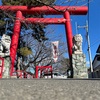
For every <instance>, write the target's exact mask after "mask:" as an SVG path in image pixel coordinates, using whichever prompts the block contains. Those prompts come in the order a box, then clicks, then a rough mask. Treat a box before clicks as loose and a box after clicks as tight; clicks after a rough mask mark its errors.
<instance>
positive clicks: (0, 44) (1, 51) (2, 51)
mask: <svg viewBox="0 0 100 100" xmlns="http://www.w3.org/2000/svg"><path fill="white" fill-rule="evenodd" d="M10 44H11V39H10V36H8V35H6V34H3V36H2V38H1V41H0V57H2V58H4V70H3V78H9V77H10V73H9V71H10V63H11V60H10Z"/></svg>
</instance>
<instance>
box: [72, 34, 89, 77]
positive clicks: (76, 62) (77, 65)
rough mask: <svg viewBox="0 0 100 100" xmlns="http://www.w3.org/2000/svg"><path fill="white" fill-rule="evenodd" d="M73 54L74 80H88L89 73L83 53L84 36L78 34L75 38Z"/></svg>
mask: <svg viewBox="0 0 100 100" xmlns="http://www.w3.org/2000/svg"><path fill="white" fill-rule="evenodd" d="M73 44H74V45H73V54H72V66H73V73H74V75H73V78H88V72H87V67H86V57H85V55H84V54H83V52H82V36H81V35H80V34H76V35H75V36H74V37H73Z"/></svg>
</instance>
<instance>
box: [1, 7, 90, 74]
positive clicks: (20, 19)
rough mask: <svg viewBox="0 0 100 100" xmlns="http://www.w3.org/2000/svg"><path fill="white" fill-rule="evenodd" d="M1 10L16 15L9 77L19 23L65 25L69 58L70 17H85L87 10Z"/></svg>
mask: <svg viewBox="0 0 100 100" xmlns="http://www.w3.org/2000/svg"><path fill="white" fill-rule="evenodd" d="M0 9H1V10H4V11H10V12H15V13H16V20H15V23H14V31H13V36H12V41H11V49H10V56H11V72H10V73H11V75H12V72H13V69H14V62H15V57H16V52H17V47H18V40H19V35H20V29H21V23H22V22H26V23H33V24H65V29H66V38H67V45H68V52H69V57H70V58H71V56H72V46H73V43H72V37H73V36H72V27H71V20H70V15H85V14H87V11H88V8H87V7H86V6H53V7H49V6H40V7H28V6H0ZM23 14H45V15H64V17H63V18H24V16H23Z"/></svg>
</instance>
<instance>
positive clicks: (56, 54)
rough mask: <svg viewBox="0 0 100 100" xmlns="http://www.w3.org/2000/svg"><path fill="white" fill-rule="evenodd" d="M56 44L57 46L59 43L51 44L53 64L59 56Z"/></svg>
mask: <svg viewBox="0 0 100 100" xmlns="http://www.w3.org/2000/svg"><path fill="white" fill-rule="evenodd" d="M58 44H59V41H55V42H51V45H52V54H53V55H52V58H53V60H54V62H57V60H58V55H59V52H58Z"/></svg>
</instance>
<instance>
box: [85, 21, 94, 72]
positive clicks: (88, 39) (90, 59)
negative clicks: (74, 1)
mask: <svg viewBox="0 0 100 100" xmlns="http://www.w3.org/2000/svg"><path fill="white" fill-rule="evenodd" d="M86 33H87V41H88V53H89V61H90V68H91V72H93V66H92V56H91V49H90V38H89V33H88V22H87V21H86Z"/></svg>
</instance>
